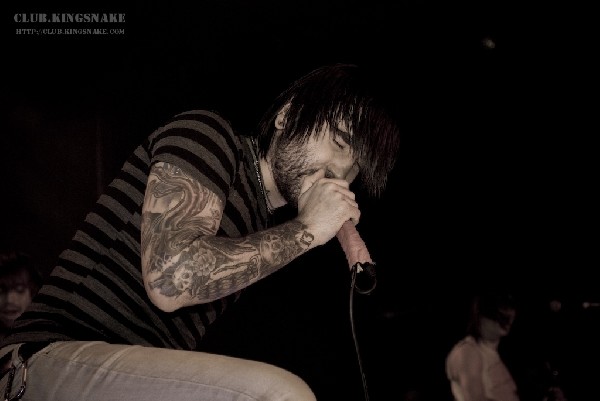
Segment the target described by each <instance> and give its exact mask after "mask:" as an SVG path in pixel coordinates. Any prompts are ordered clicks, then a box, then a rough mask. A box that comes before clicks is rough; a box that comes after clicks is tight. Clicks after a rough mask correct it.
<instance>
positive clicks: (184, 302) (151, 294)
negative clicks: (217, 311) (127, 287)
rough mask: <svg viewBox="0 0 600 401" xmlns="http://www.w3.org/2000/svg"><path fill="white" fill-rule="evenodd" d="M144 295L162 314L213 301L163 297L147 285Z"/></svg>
mask: <svg viewBox="0 0 600 401" xmlns="http://www.w3.org/2000/svg"><path fill="white" fill-rule="evenodd" d="M146 294H147V295H148V298H149V299H150V302H152V304H154V306H156V307H157V308H158V309H160V310H161V311H163V312H174V311H176V310H177V309H180V308H183V307H186V306H192V305H199V304H205V303H209V302H211V301H213V300H212V299H200V298H198V299H193V300H192V299H191V298H190V297H188V296H185V295H179V296H177V295H169V296H167V295H165V294H163V293H162V292H161V291H160V290H159V289H157V288H151V287H149V286H148V284H146Z"/></svg>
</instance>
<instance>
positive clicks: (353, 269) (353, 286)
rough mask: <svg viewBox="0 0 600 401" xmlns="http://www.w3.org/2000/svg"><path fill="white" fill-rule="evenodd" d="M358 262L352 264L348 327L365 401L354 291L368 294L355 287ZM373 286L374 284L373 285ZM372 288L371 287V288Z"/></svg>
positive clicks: (365, 383)
mask: <svg viewBox="0 0 600 401" xmlns="http://www.w3.org/2000/svg"><path fill="white" fill-rule="evenodd" d="M358 265H359V264H358V263H357V264H355V265H354V266H352V283H351V285H350V327H351V329H352V338H353V340H354V348H355V350H356V358H357V359H358V368H359V370H360V376H361V379H362V386H363V391H364V393H365V401H369V390H368V389H367V377H366V375H365V372H364V370H363V365H362V359H361V357H360V350H359V347H358V340H357V338H356V328H355V325H354V291H355V290H357V291H358V292H359V293H360V294H368V293H369V292H370V291H368V292H362V291H360V290H358V289H357V287H356V275H357V273H358V269H359V266H358ZM373 288H374V286H373ZM371 289H372V288H371Z"/></svg>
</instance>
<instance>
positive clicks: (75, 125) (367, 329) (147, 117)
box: [0, 0, 598, 400]
mask: <svg viewBox="0 0 600 401" xmlns="http://www.w3.org/2000/svg"><path fill="white" fill-rule="evenodd" d="M252 3H256V2H245V1H237V0H236V1H214V2H208V1H204V2H195V3H193V4H192V3H189V4H188V3H186V4H185V5H182V4H183V3H182V4H175V3H173V2H168V3H166V5H163V6H156V5H147V4H145V2H141V1H140V2H130V3H115V5H114V6H113V5H110V3H106V2H102V3H98V4H99V5H90V4H86V5H68V4H65V3H61V2H51V3H46V4H44V5H42V6H38V5H34V4H32V3H27V2H22V3H21V4H19V5H15V6H4V10H3V14H2V19H3V24H2V25H3V42H5V43H6V47H5V50H4V54H5V57H3V58H4V62H3V64H4V71H5V72H4V78H5V79H4V83H3V88H2V90H1V95H0V96H1V99H2V108H3V111H4V112H6V114H5V115H3V118H2V124H3V128H2V131H1V136H0V146H1V149H2V155H3V157H2V160H1V162H0V163H2V164H1V166H2V171H3V172H4V174H3V190H2V197H1V199H2V204H1V210H3V211H4V219H3V225H2V229H1V230H0V241H1V244H2V247H6V248H17V249H21V250H24V251H27V252H29V253H31V254H32V255H34V257H36V258H37V260H38V261H39V263H40V264H41V265H42V266H43V268H44V269H45V270H46V271H49V269H51V268H52V266H53V264H54V261H55V259H56V257H57V255H58V253H59V252H60V251H61V250H62V249H63V248H64V247H66V246H67V245H68V241H69V240H70V238H71V236H72V235H73V233H74V231H75V229H76V227H77V225H78V224H79V222H80V221H81V220H82V219H83V217H84V216H85V213H87V211H88V209H89V207H90V206H91V204H92V203H93V202H94V201H95V200H96V198H97V196H98V195H99V194H100V193H101V191H102V190H103V189H104V187H105V186H106V185H107V184H108V182H109V181H110V179H111V178H112V176H113V175H114V174H115V172H116V171H117V170H118V168H119V167H120V166H121V164H122V163H123V161H124V160H125V158H126V156H127V155H128V154H129V152H130V151H131V150H132V149H133V148H134V146H135V145H136V144H137V143H138V141H140V140H141V139H142V138H144V137H145V136H146V135H148V134H149V133H150V132H151V131H152V130H153V129H154V128H156V127H157V126H158V124H160V123H161V122H162V121H163V120H164V119H166V118H168V117H169V116H171V115H172V114H173V113H175V112H178V111H182V110H185V109H189V108H194V107H204V108H212V109H217V110H221V111H222V112H223V113H224V114H225V115H226V116H227V117H229V118H230V120H231V121H232V123H233V124H234V126H235V127H237V128H238V129H240V130H243V131H247V130H251V129H253V127H254V123H255V122H256V121H257V119H258V117H259V115H260V113H261V112H262V111H263V110H264V108H265V107H266V106H267V104H268V102H269V101H270V99H272V98H273V96H275V95H276V94H277V93H278V92H279V91H280V90H281V89H283V88H284V87H285V86H286V85H287V84H288V83H289V82H290V81H291V80H292V79H294V78H296V77H298V76H299V75H301V74H303V73H305V72H307V71H308V70H310V69H312V68H313V67H316V66H318V65H320V64H324V63H330V62H338V61H341V62H354V63H359V64H362V65H365V66H367V67H369V68H373V69H374V70H376V71H377V73H378V74H380V75H381V77H382V79H386V80H388V81H389V86H390V88H391V89H392V90H393V91H395V92H396V93H397V96H398V98H399V99H400V100H399V101H401V102H402V104H403V105H404V107H405V110H406V115H405V119H404V120H403V122H402V123H403V126H404V129H405V131H404V136H403V145H402V149H401V151H400V158H399V161H398V164H397V166H396V169H395V171H394V173H393V175H392V177H391V178H390V182H389V188H388V191H387V192H386V194H385V195H384V196H383V197H382V199H380V200H379V201H378V202H375V201H374V200H370V199H367V198H366V197H364V194H358V195H359V197H360V199H361V204H362V211H363V219H362V221H361V224H360V227H359V228H360V230H361V233H362V235H363V238H364V239H365V242H367V244H368V245H369V247H370V251H371V253H372V256H373V257H374V259H375V260H376V262H377V263H378V277H379V286H378V289H377V291H376V293H375V294H372V295H370V296H369V297H367V298H360V299H359V300H357V305H356V307H357V308H358V309H357V319H359V322H358V324H359V330H361V332H362V336H363V337H362V338H363V339H364V345H363V346H362V350H363V352H364V353H365V355H364V358H365V361H366V364H367V370H368V374H369V379H370V380H372V382H373V383H372V389H371V390H372V392H373V394H374V397H373V398H374V399H390V398H394V399H399V397H400V396H401V395H398V397H396V396H393V397H392V396H391V395H390V393H389V392H390V391H392V389H393V388H395V386H398V388H397V389H396V390H397V391H398V392H399V394H402V393H404V392H408V391H410V390H412V389H419V390H420V391H422V392H423V393H425V394H427V395H428V396H429V397H430V398H431V399H438V400H439V399H444V397H447V396H448V393H447V387H446V382H445V381H444V380H445V379H444V377H443V357H444V355H445V353H446V352H447V350H448V347H449V346H450V344H451V343H452V341H454V340H455V339H456V338H457V337H458V336H459V335H460V334H461V333H462V328H463V325H462V323H463V317H464V316H463V315H464V309H463V308H464V307H465V300H466V299H467V298H468V296H469V295H470V294H471V293H472V292H473V291H475V289H476V288H478V287H479V286H480V285H482V284H484V283H489V282H506V283H509V284H511V285H513V286H514V287H516V290H517V291H518V292H519V293H520V294H522V298H523V299H524V300H525V303H526V304H527V308H528V309H526V310H528V311H531V312H528V313H530V315H526V316H531V318H532V319H531V321H535V322H536V324H535V325H532V326H531V327H533V328H531V330H530V329H529V328H528V329H527V330H526V331H527V333H530V334H528V336H533V334H531V333H536V334H537V335H539V336H541V337H544V330H545V328H546V325H547V324H550V323H549V322H551V321H554V320H555V319H554V317H555V316H554V315H550V317H548V318H545V319H542V318H541V317H540V316H545V315H544V314H545V313H546V312H547V311H548V307H547V305H548V303H547V301H548V300H549V299H553V298H558V299H561V300H562V301H563V302H564V303H565V305H569V306H570V308H571V309H568V308H567V309H565V310H566V311H567V312H565V313H568V317H569V318H572V319H574V320H571V323H570V324H571V325H572V326H569V327H574V328H576V329H577V330H581V331H580V332H579V331H578V332H577V333H578V334H581V333H583V332H587V333H598V331H597V330H598V329H597V326H598V321H597V317H598V316H596V315H593V313H595V312H594V311H590V310H587V311H583V310H582V308H581V307H580V305H581V302H583V301H585V300H593V299H594V297H596V300H597V294H598V291H597V289H596V286H595V284H594V283H595V282H594V281H593V280H592V279H591V277H593V276H592V275H593V271H594V267H596V266H597V264H598V263H597V262H598V258H597V252H593V250H594V245H595V242H594V241H593V239H592V238H593V237H592V236H591V235H590V233H591V232H594V231H595V228H596V227H597V224H595V223H597V212H596V209H597V208H596V207H595V205H596V204H597V202H595V200H596V198H595V195H594V193H595V192H594V190H593V189H594V186H596V185H594V184H595V182H596V181H597V175H596V174H594V173H593V167H594V164H595V163H594V160H595V159H594V158H593V156H594V153H593V150H592V149H594V148H593V147H592V141H591V140H592V137H593V131H592V130H591V129H590V128H589V125H588V124H587V121H588V119H587V118H589V116H590V115H591V114H592V112H593V109H592V108H590V107H589V106H588V107H586V102H585V101H583V99H585V98H586V96H589V94H590V93H592V94H593V93H594V92H593V90H592V88H593V85H594V84H595V83H596V82H595V81H596V79H595V77H594V75H593V73H594V71H595V66H597V64H595V63H594V62H593V57H592V56H593V51H592V49H593V48H594V46H593V44H594V42H593V37H592V36H591V33H592V30H591V24H589V21H588V18H589V17H588V16H589V15H591V14H590V13H586V12H585V10H580V9H577V8H576V7H575V6H569V7H568V8H567V6H564V5H563V6H560V7H558V6H553V5H548V4H545V3H544V4H535V3H533V2H531V3H525V4H520V5H518V6H517V5H506V4H505V2H499V1H498V2H496V1H485V2H480V3H478V4H454V2H439V3H440V4H438V3H435V2H430V1H400V2H387V1H379V0H376V1H370V2H367V1H341V0H340V1H318V2H317V1H309V2H307V1H303V2H284V3H282V2H275V1H263V2H258V4H252ZM40 12H45V13H60V12H71V13H72V12H101V13H102V12H122V13H125V14H126V22H125V23H124V24H120V25H119V28H124V29H125V34H123V35H108V36H100V35H50V34H48V35H25V34H17V33H16V30H17V29H22V28H23V27H24V26H23V24H22V23H17V22H15V21H14V19H13V17H14V14H15V13H40ZM67 26H69V27H71V26H70V25H63V26H61V27H67ZM27 27H38V28H39V26H36V25H35V24H32V25H28V26H27ZM56 27H58V26H57V25H51V26H50V28H56ZM83 27H87V26H85V25H84V26H83ZM490 41H491V42H490ZM491 44H493V46H491ZM586 117H587V118H586ZM330 245H331V246H326V247H324V248H323V249H322V250H319V251H316V252H315V253H314V255H310V256H307V257H306V258H304V259H302V260H300V261H298V263H296V265H300V266H294V268H290V269H286V270H285V272H283V271H282V272H281V273H278V274H279V277H280V279H281V281H282V284H279V283H277V284H276V283H274V282H273V281H271V280H268V281H266V282H265V283H261V285H260V286H257V288H256V289H253V290H252V291H250V295H249V296H248V297H247V299H249V301H247V302H246V303H242V304H241V306H240V307H239V309H238V310H237V312H236V311H234V312H233V313H232V316H235V317H238V318H240V320H238V321H236V322H235V323H234V322H233V320H234V319H233V318H230V319H228V320H225V321H224V323H222V324H221V325H220V326H219V327H220V329H219V327H217V328H216V330H215V332H216V333H219V335H214V336H213V337H209V338H208V340H207V343H208V344H211V345H210V346H211V347H214V349H222V350H223V351H224V352H232V353H239V354H244V355H248V356H252V357H256V358H264V359H267V360H272V361H277V362H278V363H279V364H281V365H285V366H289V367H290V368H292V369H294V370H298V371H300V372H302V374H303V375H304V376H306V377H308V379H309V380H310V381H311V384H313V383H314V385H315V387H316V388H318V389H319V391H320V394H322V395H323V399H341V398H335V396H334V394H337V395H338V396H339V395H340V392H341V393H347V397H346V398H345V399H351V398H352V396H350V394H352V395H353V396H354V397H357V396H358V398H360V396H361V391H362V390H361V388H360V380H359V377H358V376H357V372H356V360H355V359H354V358H355V355H354V354H353V348H352V347H353V344H352V341H351V338H350V328H349V326H348V315H349V310H348V296H347V295H348V294H347V291H346V284H347V279H348V276H347V272H346V271H345V270H344V266H343V265H344V259H343V257H342V255H341V254H339V250H338V249H337V247H336V244H330ZM324 270H325V271H326V273H323V271H324ZM307 278H308V279H307ZM281 285H282V286H283V287H281ZM252 294H253V295H252ZM250 300H251V301H250ZM282 300H285V302H284V301H282ZM256 310H260V312H261V313H257V312H255V311H256ZM263 311H264V312H265V315H266V316H267V317H265V315H263V314H262V312H263ZM569 311H572V312H569ZM266 312H269V313H266ZM563 312H564V311H563ZM533 318H538V319H533ZM563 328H564V327H563ZM225 333H228V335H229V337H227V334H225ZM239 333H251V334H249V335H248V336H241V335H240V334H239ZM267 333H268V334H267ZM273 335H275V336H276V337H277V341H275V340H274V339H273V338H268V339H267V338H265V336H273ZM528 336H523V338H529V337H528ZM231 337H233V338H231ZM242 337H243V338H242ZM573 337H576V335H573ZM573 337H568V338H567V339H566V340H565V339H563V341H562V342H561V345H560V347H559V346H556V345H552V347H554V348H560V349H561V350H562V349H563V347H566V346H567V345H566V344H567V343H571V342H572V341H573V340H574V338H573ZM225 338H228V339H229V340H231V342H226V341H225ZM584 338H585V339H586V342H584V343H583V344H585V345H586V346H587V347H588V348H587V350H588V351H597V350H598V349H597V348H598V347H597V345H595V342H596V341H595V340H592V337H589V338H588V337H584ZM224 344H233V345H227V346H225V345H224ZM249 344H252V345H253V346H252V347H250V346H248V345H249ZM582 348H584V347H583V346H582ZM581 354H583V355H585V354H586V353H585V352H584V351H583V350H582V351H581V352H580V353H579V352H578V353H577V355H581ZM587 355H588V358H589V355H594V354H593V353H591V354H590V353H587ZM596 355H597V354H596ZM582 358H583V359H586V357H584V356H582ZM384 366H385V368H383V367H384ZM571 366H572V365H571ZM582 366H585V369H583V368H582V369H577V374H578V373H579V370H586V371H589V369H588V368H587V363H585V362H584V363H583V364H582ZM568 370H569V369H567V371H568ZM574 371H575V369H571V372H574ZM336 372H342V373H344V375H342V378H341V379H339V377H340V374H339V373H336ZM345 375H346V376H345ZM571 375H572V376H576V373H571ZM572 381H573V382H574V383H576V384H577V387H578V388H587V387H586V386H585V384H584V385H582V384H581V383H577V380H576V379H572ZM348 382H350V383H353V384H351V385H347V383H348ZM399 382H400V384H398V383H399ZM573 386H574V387H575V385H573ZM336 392H337V393H336ZM582 392H583V391H582ZM375 397H376V398H375ZM358 398H356V399H358ZM580 399H584V398H580Z"/></svg>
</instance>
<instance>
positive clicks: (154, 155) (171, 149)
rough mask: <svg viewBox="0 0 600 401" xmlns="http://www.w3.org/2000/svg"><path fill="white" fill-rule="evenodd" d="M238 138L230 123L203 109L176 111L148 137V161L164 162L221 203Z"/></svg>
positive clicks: (234, 161)
mask: <svg viewBox="0 0 600 401" xmlns="http://www.w3.org/2000/svg"><path fill="white" fill-rule="evenodd" d="M239 147H240V146H239V141H238V140H237V139H236V137H235V134H234V133H233V129H232V128H231V126H230V124H229V123H228V122H227V121H226V120H224V119H223V118H222V117H220V116H219V115H218V114H216V113H214V112H211V111H206V110H193V111H188V112H184V113H180V114H178V115H176V116H175V117H173V118H172V119H171V120H170V121H169V122H168V123H167V124H165V125H164V126H162V127H161V128H159V129H157V130H156V131H155V132H154V133H153V134H152V135H151V137H150V144H149V151H150V157H151V164H155V163H157V162H165V163H170V164H172V165H175V166H177V167H179V168H181V169H182V170H183V171H184V172H185V173H186V174H188V175H190V176H191V177H192V178H194V179H196V180H197V181H198V182H200V183H201V184H202V185H204V186H206V187H207V188H208V189H210V190H211V191H212V192H214V193H215V194H216V195H217V196H219V198H221V200H222V201H223V202H225V200H226V198H227V196H228V194H229V189H230V187H231V185H232V183H233V181H234V180H235V173H236V171H237V170H238V165H239V163H240V157H239V150H238V149H239Z"/></svg>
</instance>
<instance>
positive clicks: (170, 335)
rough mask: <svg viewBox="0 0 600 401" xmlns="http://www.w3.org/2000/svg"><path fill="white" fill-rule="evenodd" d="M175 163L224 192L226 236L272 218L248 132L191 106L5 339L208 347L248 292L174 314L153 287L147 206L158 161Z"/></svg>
mask: <svg viewBox="0 0 600 401" xmlns="http://www.w3.org/2000/svg"><path fill="white" fill-rule="evenodd" d="M156 162H167V163H171V164H173V165H175V166H177V167H179V168H181V169H182V170H183V171H185V172H186V174H188V175H190V176H192V177H193V178H194V179H196V180H198V181H199V182H200V183H201V184H202V185H204V186H205V187H207V188H208V189H210V190H211V191H213V192H214V193H215V194H216V195H217V196H219V197H220V198H221V200H222V201H223V204H224V205H225V209H224V211H223V218H222V221H221V225H220V227H219V230H218V233H217V235H222V236H227V237H240V236H244V235H246V234H249V233H252V232H255V231H259V230H262V229H264V228H265V227H266V225H267V221H268V219H267V216H268V214H267V210H266V204H265V199H264V197H263V195H262V193H261V192H260V187H259V183H258V180H257V171H256V168H255V166H254V161H253V157H252V153H251V150H250V142H249V140H248V138H246V137H243V136H237V135H236V134H234V132H233V130H232V128H231V127H230V125H229V124H228V122H227V121H225V120H224V119H223V118H221V117H220V116H218V115H217V114H215V113H213V112H209V111H203V110H195V111H190V112H185V113H181V114H179V115H177V116H175V117H174V118H173V119H172V120H171V121H169V122H168V123H167V124H165V125H164V126H162V127H161V128H159V129H157V130H156V131H154V132H153V133H152V135H150V136H149V137H148V138H147V139H146V141H144V143H143V144H142V145H140V146H139V147H138V148H137V149H136V150H135V151H134V153H133V154H132V155H131V156H130V157H129V159H128V160H127V161H126V162H125V164H124V165H123V167H122V169H121V171H120V173H119V174H118V176H117V177H116V178H115V179H114V180H113V181H112V182H111V183H110V185H109V186H108V188H107V190H106V192H105V193H104V194H103V195H102V196H101V197H100V198H99V199H98V201H97V203H96V205H95V206H94V208H93V210H92V211H91V212H90V213H89V214H88V215H87V216H86V218H85V221H84V222H83V224H82V226H81V227H80V228H79V230H78V231H77V233H76V234H75V236H74V238H73V240H72V243H71V245H70V247H69V248H68V249H67V250H65V251H64V252H62V253H61V255H60V256H59V258H58V263H57V266H56V267H55V268H54V269H53V271H52V273H51V274H50V276H49V277H48V279H47V280H46V283H45V285H44V286H43V287H42V288H41V289H40V291H39V293H38V295H37V296H36V297H35V299H34V300H33V302H32V304H31V305H30V307H29V309H28V310H27V311H26V312H25V313H23V314H22V315H21V317H20V318H19V319H17V321H16V322H15V326H14V329H13V331H12V332H11V334H9V335H8V336H7V337H6V338H4V339H3V341H2V342H1V343H0V348H1V347H2V346H4V345H8V344H12V343H19V342H31V341H40V342H51V341H61V340H62V341H65V340H66V341H69V340H88V341H92V340H99V341H106V342H109V343H121V344H139V345H145V346H155V347H166V348H175V349H186V350H194V349H198V346H199V342H200V340H201V338H202V336H203V335H204V333H205V331H206V328H207V326H208V325H209V324H210V323H212V322H213V321H214V320H215V318H216V317H217V316H218V315H220V314H221V313H222V312H223V311H224V310H225V308H226V306H227V304H228V303H230V302H232V301H234V300H235V299H237V298H238V296H239V292H238V293H236V294H232V295H230V296H228V297H226V298H223V299H221V300H218V301H215V302H212V303H209V304H203V305H197V306H190V307H185V308H182V309H179V310H177V311H174V312H164V311H161V310H160V309H158V308H157V307H156V306H155V305H154V304H152V302H151V301H150V300H149V298H148V296H147V294H146V291H145V289H144V285H143V281H142V271H141V259H140V238H141V231H140V225H141V210H142V203H143V200H144V191H145V188H146V183H147V181H148V174H149V172H150V167H151V165H152V164H153V163H156Z"/></svg>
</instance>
